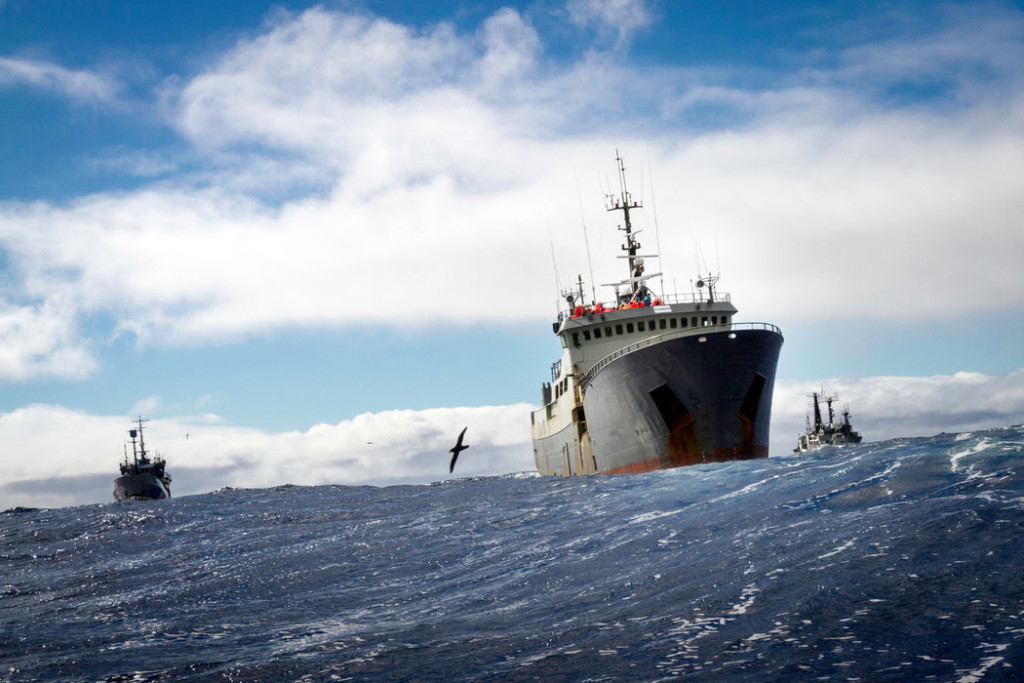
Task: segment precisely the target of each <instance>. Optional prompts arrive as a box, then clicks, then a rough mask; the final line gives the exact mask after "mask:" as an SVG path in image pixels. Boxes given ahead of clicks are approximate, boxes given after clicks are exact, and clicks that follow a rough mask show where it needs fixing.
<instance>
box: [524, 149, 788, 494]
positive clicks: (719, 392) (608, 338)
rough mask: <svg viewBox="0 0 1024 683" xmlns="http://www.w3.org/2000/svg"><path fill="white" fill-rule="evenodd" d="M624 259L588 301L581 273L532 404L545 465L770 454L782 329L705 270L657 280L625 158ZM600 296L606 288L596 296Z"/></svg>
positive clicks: (591, 466) (646, 466)
mask: <svg viewBox="0 0 1024 683" xmlns="http://www.w3.org/2000/svg"><path fill="white" fill-rule="evenodd" d="M616 162H617V165H618V176H619V194H618V195H617V196H614V195H613V196H611V197H610V198H609V206H608V207H607V209H608V211H614V212H620V213H621V216H622V220H623V224H622V225H621V226H619V229H620V230H621V231H622V232H623V233H624V242H623V244H622V251H623V252H624V253H623V254H622V256H621V257H622V258H624V259H625V260H626V263H627V267H628V276H627V277H626V278H625V279H623V280H621V281H619V282H617V283H612V284H609V285H605V286H606V287H612V288H614V295H613V296H612V297H611V298H610V299H609V301H610V303H608V304H605V303H604V302H602V301H591V302H590V303H586V301H585V296H584V288H583V281H582V277H580V278H578V282H577V286H576V288H575V290H574V292H572V293H569V294H567V296H566V297H565V299H564V301H565V302H566V304H568V308H567V309H566V310H564V311H561V312H560V313H559V315H558V319H557V320H556V321H555V322H554V324H553V329H554V332H555V334H556V335H557V336H558V339H559V342H560V343H561V345H562V348H563V353H562V357H561V359H560V360H558V361H557V362H555V363H554V364H553V365H552V366H551V378H550V382H545V383H544V384H543V385H542V387H541V398H542V406H541V408H540V409H539V410H537V411H535V412H533V413H532V415H531V422H532V432H533V445H534V456H535V459H536V463H537V469H538V470H539V471H540V472H541V473H542V474H548V475H564V476H569V475H575V474H592V473H597V472H606V473H620V472H646V471H650V470H655V469H663V468H669V467H679V466H682V465H692V464H697V463H706V462H715V461H723V460H734V459H743V458H756V457H765V456H767V455H768V428H769V422H770V419H771V403H772V390H773V388H774V382H775V368H776V365H777V363H778V357H779V351H780V349H781V347H782V341H783V338H782V334H781V332H780V331H779V329H778V328H777V327H775V326H774V325H771V324H769V323H737V322H735V320H734V317H735V315H736V312H737V309H736V308H735V307H734V306H733V305H732V302H731V297H730V296H729V295H728V294H719V293H718V292H717V291H716V285H717V282H718V277H717V275H710V274H709V275H706V276H703V277H701V278H700V279H698V280H697V281H696V283H695V291H693V292H691V293H689V294H683V295H678V294H672V295H666V294H664V293H658V292H656V291H655V285H654V278H657V277H659V276H660V275H661V273H648V272H647V270H646V262H647V261H648V260H649V259H654V258H658V256H657V254H651V255H642V254H640V248H641V245H640V242H639V241H638V239H637V234H638V232H639V230H636V229H634V227H633V222H632V219H633V216H632V212H634V211H637V210H639V209H641V208H642V203H641V202H639V201H637V200H634V199H633V198H632V196H631V195H630V193H629V191H628V189H627V187H626V170H625V166H624V164H623V162H622V159H621V158H620V157H618V156H617V157H616ZM595 298H596V297H595Z"/></svg>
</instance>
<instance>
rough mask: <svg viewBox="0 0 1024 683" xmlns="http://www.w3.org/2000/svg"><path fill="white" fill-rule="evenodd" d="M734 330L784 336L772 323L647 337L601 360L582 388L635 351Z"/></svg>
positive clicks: (590, 370) (583, 381) (699, 328)
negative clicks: (773, 333)
mask: <svg viewBox="0 0 1024 683" xmlns="http://www.w3.org/2000/svg"><path fill="white" fill-rule="evenodd" d="M733 330H767V331H769V332H775V333H776V334H782V330H780V329H779V328H778V327H776V326H775V325H772V324H771V323H732V324H729V325H708V326H706V327H691V328H689V329H687V330H680V331H677V332H668V333H666V334H659V335H658V336H656V337H647V338H646V339H641V340H640V341H637V342H633V343H632V344H630V345H629V346H623V347H622V348H621V349H619V350H617V351H614V352H612V353H610V354H608V355H607V356H605V357H604V358H602V359H601V360H599V361H597V362H596V363H594V366H593V367H592V368H590V369H589V370H587V372H586V373H585V374H584V375H583V378H582V379H581V380H580V388H581V389H582V390H584V391H586V388H587V387H588V386H589V385H590V382H591V380H593V379H594V376H595V375H597V373H599V372H600V371H601V370H602V369H603V368H604V367H605V366H606V365H608V364H609V363H611V362H612V361H614V360H616V359H618V358H622V357H623V356H625V355H626V354H628V353H633V352H634V351H638V350H639V349H642V348H646V347H648V346H653V345H654V344H660V343H661V342H663V341H667V340H669V339H675V338H677V337H699V336H701V335H703V334H709V333H712V332H727V331H733Z"/></svg>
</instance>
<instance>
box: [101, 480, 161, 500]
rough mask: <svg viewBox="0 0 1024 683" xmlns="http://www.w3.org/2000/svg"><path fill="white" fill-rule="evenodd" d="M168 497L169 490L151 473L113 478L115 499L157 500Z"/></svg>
mask: <svg viewBox="0 0 1024 683" xmlns="http://www.w3.org/2000/svg"><path fill="white" fill-rule="evenodd" d="M170 497H171V492H170V490H169V489H168V488H167V487H166V486H165V485H164V483H163V482H162V481H160V480H159V479H158V478H157V477H154V476H153V475H151V474H126V475H124V476H122V477H118V478H117V479H115V480H114V499H115V500H157V499H160V498H170Z"/></svg>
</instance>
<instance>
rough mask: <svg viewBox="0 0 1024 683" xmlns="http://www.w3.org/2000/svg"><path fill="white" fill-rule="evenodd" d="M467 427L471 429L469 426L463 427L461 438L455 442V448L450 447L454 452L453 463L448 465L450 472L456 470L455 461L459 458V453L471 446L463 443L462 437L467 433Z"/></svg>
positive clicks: (452, 452)
mask: <svg viewBox="0 0 1024 683" xmlns="http://www.w3.org/2000/svg"><path fill="white" fill-rule="evenodd" d="M467 429H469V427H463V428H462V432H461V433H460V434H459V440H458V441H456V442H455V446H454V448H450V449H449V450H450V451H451V454H452V464H451V465H449V466H448V473H449V474H450V473H452V472H454V471H455V461H456V460H458V459H459V453H461V452H462V451H464V450H466V449H467V448H469V446H463V445H462V437H464V436H465V435H466V430H467Z"/></svg>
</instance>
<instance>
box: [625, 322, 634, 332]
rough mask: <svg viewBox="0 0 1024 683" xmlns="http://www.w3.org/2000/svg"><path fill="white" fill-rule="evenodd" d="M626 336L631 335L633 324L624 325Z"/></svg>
mask: <svg viewBox="0 0 1024 683" xmlns="http://www.w3.org/2000/svg"><path fill="white" fill-rule="evenodd" d="M626 334H633V323H626Z"/></svg>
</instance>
